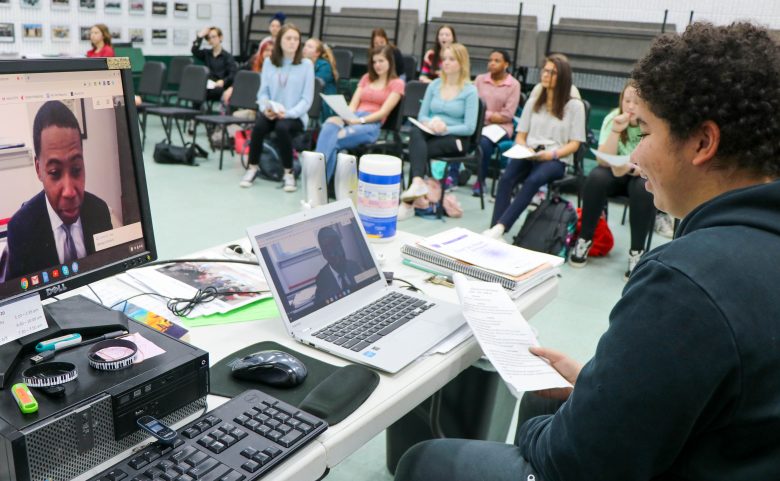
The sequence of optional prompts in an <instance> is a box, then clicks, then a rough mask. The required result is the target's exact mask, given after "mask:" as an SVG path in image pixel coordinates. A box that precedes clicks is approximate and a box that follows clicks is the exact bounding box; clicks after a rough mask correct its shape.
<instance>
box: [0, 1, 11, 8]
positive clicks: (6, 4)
mask: <svg viewBox="0 0 780 481" xmlns="http://www.w3.org/2000/svg"><path fill="white" fill-rule="evenodd" d="M10 6H11V0H0V7H10Z"/></svg>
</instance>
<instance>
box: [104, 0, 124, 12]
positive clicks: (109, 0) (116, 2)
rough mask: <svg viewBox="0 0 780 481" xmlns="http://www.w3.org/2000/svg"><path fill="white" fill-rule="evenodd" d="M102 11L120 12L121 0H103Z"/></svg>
mask: <svg viewBox="0 0 780 481" xmlns="http://www.w3.org/2000/svg"><path fill="white" fill-rule="evenodd" d="M103 11H104V12H106V13H111V14H116V13H122V2H121V0H105V3H104V4H103Z"/></svg>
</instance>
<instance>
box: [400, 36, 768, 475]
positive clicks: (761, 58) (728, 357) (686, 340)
mask: <svg viewBox="0 0 780 481" xmlns="http://www.w3.org/2000/svg"><path fill="white" fill-rule="evenodd" d="M631 77H632V79H633V81H634V84H635V86H636V90H637V94H638V96H639V100H638V102H637V106H636V111H635V112H636V117H637V122H638V124H639V127H640V129H641V132H642V133H641V136H642V139H641V140H640V142H639V144H638V145H637V147H636V149H635V150H634V152H633V154H632V159H633V161H634V162H635V163H636V164H637V165H638V168H639V169H640V172H641V174H640V175H641V176H642V177H644V178H646V180H647V181H646V184H645V188H646V189H647V190H648V191H649V192H650V193H651V194H652V195H653V202H654V203H655V206H656V207H657V208H658V209H660V210H663V211H666V212H668V213H669V214H671V215H673V216H674V217H676V218H681V219H682V222H681V223H680V226H679V227H678V237H677V238H675V239H674V240H672V241H671V242H669V243H667V244H664V245H662V246H659V247H656V248H655V249H654V250H653V251H652V252H650V253H648V254H647V255H646V256H645V257H643V258H642V260H640V261H639V264H638V265H637V266H636V268H635V269H634V271H633V273H632V274H631V278H630V279H629V280H628V284H626V287H625V289H624V290H623V294H622V297H621V299H620V300H619V301H618V302H617V304H616V305H615V307H614V308H613V309H612V311H611V312H610V315H609V327H608V329H607V330H606V332H605V333H604V334H603V335H602V337H601V339H600V340H599V342H598V345H597V346H596V347H595V353H594V354H593V357H592V359H591V360H590V361H588V362H587V363H586V364H585V365H584V366H583V365H581V364H580V363H578V362H577V361H575V360H573V359H570V358H568V357H567V356H565V355H563V354H561V353H558V352H555V351H554V350H552V349H548V348H533V349H531V352H532V353H534V354H536V355H538V356H540V357H543V358H545V359H546V360H547V361H549V363H550V364H551V365H552V366H553V367H554V368H555V370H557V371H558V372H559V373H560V374H561V375H563V377H564V378H566V379H567V380H568V381H569V382H570V383H571V384H572V385H573V386H574V387H573V389H572V388H568V389H546V390H542V391H537V393H538V395H531V394H528V393H526V394H525V395H524V396H523V401H522V402H521V413H520V417H519V422H518V425H519V429H518V430H517V436H516V440H515V445H511V444H504V443H497V442H487V441H470V440H462V439H439V440H434V441H426V442H423V443H420V444H418V445H416V446H414V447H412V448H411V449H410V450H409V451H408V452H407V453H406V454H405V455H404V456H403V458H402V459H401V461H400V462H399V464H398V468H397V469H396V477H395V479H396V481H423V480H424V481H466V480H475V479H479V480H480V481H510V480H511V481H520V480H522V481H525V480H527V479H536V480H544V481H591V480H594V481H595V480H598V481H627V480H631V481H636V480H648V481H649V480H654V481H673V480H675V481H678V480H708V481H735V480H740V481H742V480H745V481H748V480H759V479H760V480H777V479H780V433H779V432H778V429H777V427H778V426H779V425H780V408H779V407H780V376H777V372H778V371H779V370H780V349H778V337H780V321H778V320H779V319H780V303H778V302H777V286H778V285H780V270H778V269H777V263H776V261H775V259H778V258H780V210H778V208H777V206H780V142H778V141H777V139H778V138H780V50H778V48H777V45H776V43H775V42H774V40H773V38H772V36H770V34H769V32H768V31H767V30H766V29H765V28H763V27H759V26H756V25H753V24H750V23H732V24H731V25H728V26H716V25H713V24H711V23H704V22H696V23H693V24H691V25H689V26H688V27H687V28H686V30H685V32H684V33H682V34H666V35H661V36H660V37H657V38H656V39H655V40H654V42H653V44H652V45H651V46H650V48H649V50H648V52H647V54H646V55H645V56H644V58H642V59H640V60H639V61H638V63H637V64H636V65H635V67H634V69H633V72H632V73H631ZM550 387H553V386H550ZM541 395H543V396H546V397H547V398H548V399H551V400H552V404H551V405H549V406H548V407H549V408H551V409H550V410H547V411H546V412H540V411H539V410H537V411H536V416H534V417H529V416H527V415H526V414H527V413H528V411H527V410H524V408H529V407H531V404H532V401H530V399H534V400H536V401H538V400H539V398H540V397H541ZM533 404H537V403H536V402H535V401H533ZM542 407H543V406H542ZM531 475H533V478H531Z"/></svg>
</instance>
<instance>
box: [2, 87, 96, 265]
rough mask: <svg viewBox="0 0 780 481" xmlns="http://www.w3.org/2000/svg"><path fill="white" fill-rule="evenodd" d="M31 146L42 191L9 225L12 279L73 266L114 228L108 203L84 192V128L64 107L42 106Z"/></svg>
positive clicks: (34, 125) (55, 102) (21, 209)
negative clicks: (82, 132) (99, 234)
mask: <svg viewBox="0 0 780 481" xmlns="http://www.w3.org/2000/svg"><path fill="white" fill-rule="evenodd" d="M33 145H34V148H35V172H36V174H37V175H38V179H40V181H41V183H42V184H43V190H42V191H41V192H39V193H38V194H36V195H35V196H34V197H33V198H31V199H30V200H28V201H27V202H25V203H24V204H22V206H21V207H20V208H19V210H18V211H16V213H15V214H14V215H13V217H11V221H10V222H9V223H8V254H9V265H8V278H14V277H19V276H22V275H25V274H30V273H34V272H36V271H41V270H45V269H48V268H50V267H53V266H57V265H62V264H64V265H70V264H71V263H72V262H73V261H75V260H76V259H80V258H82V257H85V256H87V255H88V254H92V253H94V252H95V241H94V238H93V236H94V235H95V234H98V233H100V232H105V231H109V230H111V215H110V213H109V209H108V206H107V205H106V203H105V202H104V201H102V200H101V199H99V198H98V197H97V196H95V195H93V194H90V193H89V192H85V191H84V183H85V178H86V167H85V165H84V150H83V144H82V141H81V130H80V128H79V123H78V120H76V116H75V115H74V114H73V112H72V111H71V110H70V109H69V108H68V107H67V106H65V104H63V103H62V102H59V101H49V102H46V103H45V104H43V105H42V106H41V108H40V109H39V110H38V113H37V114H36V115H35V120H34V121H33Z"/></svg>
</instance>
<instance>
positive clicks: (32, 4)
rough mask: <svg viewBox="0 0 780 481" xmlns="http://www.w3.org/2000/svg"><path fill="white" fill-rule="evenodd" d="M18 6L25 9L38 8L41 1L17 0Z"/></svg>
mask: <svg viewBox="0 0 780 481" xmlns="http://www.w3.org/2000/svg"><path fill="white" fill-rule="evenodd" d="M19 5H21V6H22V7H26V8H40V6H41V0H19Z"/></svg>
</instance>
